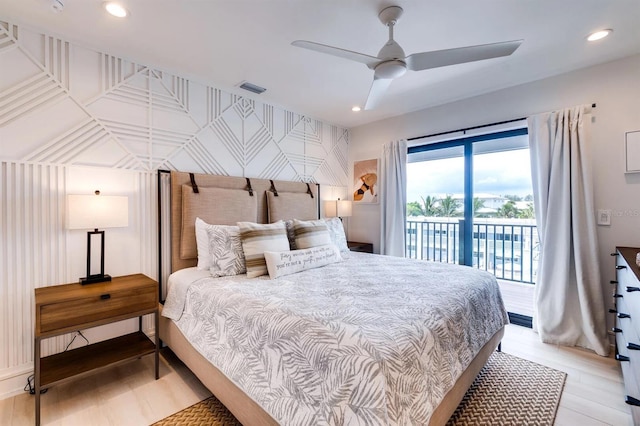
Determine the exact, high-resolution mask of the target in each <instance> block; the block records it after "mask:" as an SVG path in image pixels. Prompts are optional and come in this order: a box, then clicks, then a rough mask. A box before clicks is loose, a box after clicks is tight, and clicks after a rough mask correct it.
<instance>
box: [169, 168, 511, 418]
mask: <svg viewBox="0 0 640 426" xmlns="http://www.w3.org/2000/svg"><path fill="white" fill-rule="evenodd" d="M161 187H162V184H161V183H160V181H159V188H161ZM319 190H320V188H319V186H317V185H308V184H305V183H299V182H281V181H276V182H273V181H269V180H262V179H250V180H247V179H245V178H232V177H221V176H211V175H204V174H189V173H180V172H171V178H170V189H169V190H167V194H165V195H169V194H170V197H169V198H170V200H171V202H170V207H169V209H170V212H171V214H170V219H167V218H166V217H165V220H166V222H167V224H168V227H169V228H170V238H169V239H168V240H167V244H169V245H170V246H171V250H170V268H168V269H170V272H171V275H170V277H169V279H168V280H167V283H166V285H163V284H162V282H163V281H164V280H162V279H161V280H160V282H161V285H162V288H161V291H162V293H161V294H163V295H165V294H166V295H167V298H166V301H165V304H164V306H161V309H162V316H161V320H160V337H161V339H162V341H163V342H164V343H165V344H166V345H168V346H169V347H170V348H171V350H172V351H173V352H174V353H175V354H176V355H177V356H178V357H179V358H180V359H181V360H182V361H183V362H184V363H185V364H186V365H187V366H188V367H189V368H190V369H191V370H192V371H193V372H194V374H195V375H196V376H197V377H198V378H199V379H200V380H201V381H202V382H203V383H204V384H205V385H206V386H207V387H208V388H209V389H210V390H211V391H212V393H213V394H214V395H215V396H216V397H217V398H218V399H219V400H220V401H221V402H222V403H223V404H224V405H225V406H226V407H227V408H228V409H229V410H230V411H231V412H232V413H233V414H234V416H236V418H237V419H238V420H239V421H240V422H241V423H243V424H244V425H264V424H291V425H304V424H308V425H316V424H336V425H338V424H372V425H377V424H390V425H396V424H397V425H409V424H432V425H441V424H445V423H446V422H447V420H448V419H449V417H450V416H451V414H452V413H453V412H454V411H455V409H456V407H457V406H458V404H459V402H460V401H461V399H462V397H463V396H464V394H465V392H466V390H467V389H468V388H469V386H470V385H471V383H472V382H473V380H474V379H475V377H476V375H477V374H478V372H479V371H480V369H481V368H482V367H483V366H484V364H485V363H486V361H487V359H488V358H489V356H490V355H491V353H492V351H494V350H495V349H496V347H497V346H498V344H499V342H500V339H501V338H502V335H503V333H504V326H505V325H506V324H507V322H508V319H507V314H506V311H505V309H504V305H503V303H502V298H501V296H500V292H499V288H498V285H497V283H496V281H495V278H494V277H493V276H492V275H490V274H488V273H485V272H483V271H478V270H475V269H473V268H468V267H462V266H458V265H448V264H440V263H431V262H423V261H413V260H408V259H400V258H391V257H387V256H379V255H371V254H365V253H355V252H354V253H350V252H348V251H347V252H345V251H342V252H341V253H340V254H339V256H338V260H339V261H331V262H330V263H328V264H326V265H324V266H321V267H315V268H310V269H306V270H303V271H300V272H297V273H291V274H288V275H283V276H280V277H278V278H274V279H271V278H270V276H269V275H262V276H258V277H254V278H248V277H247V275H246V274H239V275H234V276H225V277H219V278H214V277H212V276H211V275H210V274H209V272H208V271H207V270H199V269H197V268H196V267H195V265H196V264H197V263H198V260H197V255H198V253H197V250H196V248H195V247H196V241H195V235H194V228H195V226H191V222H192V221H193V219H194V218H195V217H200V218H202V219H205V220H206V222H207V223H209V224H216V223H217V224H219V225H233V224H235V222H236V221H238V218H240V219H241V220H240V221H243V220H245V219H248V218H249V217H251V216H252V215H255V216H254V217H255V219H254V222H258V223H269V222H277V221H278V220H285V219H293V218H300V219H302V220H309V221H311V220H313V219H316V218H317V217H318V211H319V202H318V199H319ZM250 192H252V193H253V195H250V194H249V193H250ZM274 194H278V195H274ZM206 197H212V200H207V199H205V198H206ZM248 197H256V198H254V199H252V200H251V201H247V198H248ZM161 198H167V197H166V196H165V197H161ZM236 198H238V199H239V200H238V199H236ZM247 203H249V204H250V206H249V204H247ZM253 204H255V210H254V207H253ZM160 211H163V209H162V207H161V209H160ZM162 223H163V221H162V219H161V221H160V223H159V228H160V229H162V228H163V226H162ZM165 237H166V233H165ZM165 239H166V238H165ZM160 240H161V242H162V241H163V238H162V236H161V237H160ZM161 245H162V244H161ZM298 251H301V250H298ZM162 256H163V255H162V252H161V259H162ZM165 256H166V252H165ZM247 265H249V263H248V262H247ZM161 275H162V266H161ZM167 287H168V289H167Z"/></svg>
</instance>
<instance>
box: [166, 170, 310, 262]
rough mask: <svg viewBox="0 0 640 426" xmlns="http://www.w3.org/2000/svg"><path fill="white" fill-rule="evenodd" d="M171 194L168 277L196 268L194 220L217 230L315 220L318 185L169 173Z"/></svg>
mask: <svg viewBox="0 0 640 426" xmlns="http://www.w3.org/2000/svg"><path fill="white" fill-rule="evenodd" d="M170 191H171V192H170V194H171V209H170V211H171V221H170V226H171V271H172V272H175V271H177V270H180V269H183V268H187V267H190V266H195V265H196V264H197V250H196V240H195V218H196V217H200V218H201V219H202V220H204V221H205V222H207V223H211V224H219V225H235V224H236V222H238V221H251V222H258V223H269V222H275V221H277V220H287V219H294V218H296V219H307V220H308V219H317V218H318V217H319V201H318V200H319V192H320V187H319V186H318V185H317V184H307V183H303V182H288V181H271V180H268V179H254V178H241V177H230V176H215V175H207V174H200V173H186V172H175V171H172V172H171V189H170ZM276 194H278V195H276Z"/></svg>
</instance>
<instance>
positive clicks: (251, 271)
mask: <svg viewBox="0 0 640 426" xmlns="http://www.w3.org/2000/svg"><path fill="white" fill-rule="evenodd" d="M238 226H239V227H240V239H241V240H242V249H243V251H244V257H245V262H246V265H247V277H249V278H255V277H259V276H260V275H266V274H267V264H266V262H265V260H264V252H265V251H287V250H289V240H288V239H287V230H286V228H285V225H284V222H282V221H279V222H276V223H269V224H259V223H253V222H238Z"/></svg>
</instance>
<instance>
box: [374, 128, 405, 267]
mask: <svg viewBox="0 0 640 426" xmlns="http://www.w3.org/2000/svg"><path fill="white" fill-rule="evenodd" d="M380 180H381V182H382V183H381V185H380V197H379V198H380V219H381V228H380V229H381V231H382V232H381V233H380V254H386V255H390V256H399V257H404V250H405V238H406V230H405V221H406V217H407V141H406V140H404V139H402V140H399V141H392V142H388V143H385V144H384V145H383V147H382V162H381V166H380Z"/></svg>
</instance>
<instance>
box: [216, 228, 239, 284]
mask: <svg viewBox="0 0 640 426" xmlns="http://www.w3.org/2000/svg"><path fill="white" fill-rule="evenodd" d="M207 234H208V235H209V259H210V267H209V272H211V275H212V276H214V277H229V276H232V275H238V274H244V273H245V272H246V271H247V269H246V267H245V260H244V251H242V241H241V240H240V228H239V227H237V226H228V225H209V227H208V228H207Z"/></svg>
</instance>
